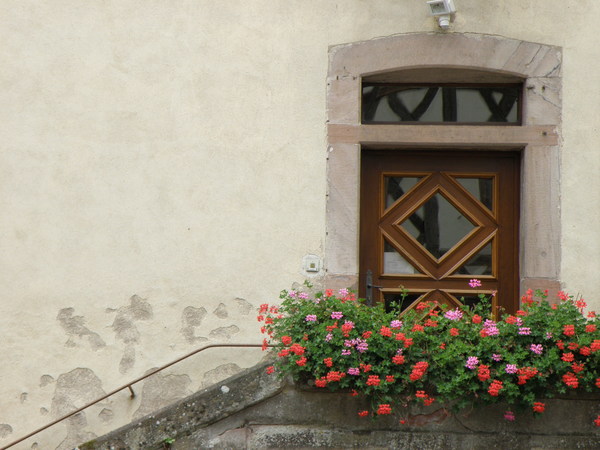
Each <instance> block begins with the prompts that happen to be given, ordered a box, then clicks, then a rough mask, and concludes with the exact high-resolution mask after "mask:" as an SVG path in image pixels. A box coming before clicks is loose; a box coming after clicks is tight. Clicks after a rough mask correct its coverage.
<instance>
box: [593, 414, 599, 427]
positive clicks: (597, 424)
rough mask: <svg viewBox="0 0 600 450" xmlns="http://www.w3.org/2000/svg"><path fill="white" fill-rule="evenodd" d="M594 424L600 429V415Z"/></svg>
mask: <svg viewBox="0 0 600 450" xmlns="http://www.w3.org/2000/svg"><path fill="white" fill-rule="evenodd" d="M594 424H596V426H597V427H600V415H598V417H596V420H594Z"/></svg>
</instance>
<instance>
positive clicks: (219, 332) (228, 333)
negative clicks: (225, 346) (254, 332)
mask: <svg viewBox="0 0 600 450" xmlns="http://www.w3.org/2000/svg"><path fill="white" fill-rule="evenodd" d="M239 332H240V329H239V328H238V327H236V326H235V325H230V326H228V327H219V328H216V329H214V330H212V331H211V332H210V334H209V335H208V337H210V338H211V339H223V340H229V339H231V337H232V336H233V335H234V334H237V333H239Z"/></svg>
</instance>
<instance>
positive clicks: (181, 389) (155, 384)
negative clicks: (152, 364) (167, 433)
mask: <svg viewBox="0 0 600 450" xmlns="http://www.w3.org/2000/svg"><path fill="white" fill-rule="evenodd" d="M153 370H156V368H154V369H150V370H149V371H148V372H146V373H149V372H151V371H153ZM191 382H192V381H191V379H190V377H189V376H187V375H163V374H162V373H160V372H159V373H157V374H155V375H153V376H151V377H150V378H147V379H146V381H145V382H144V386H143V387H142V394H141V398H142V401H141V403H140V406H139V408H138V409H137V411H136V412H135V414H134V415H133V419H134V420H135V419H139V418H140V417H143V416H145V415H147V414H150V413H152V412H154V411H156V410H158V409H160V408H163V407H165V406H167V405H169V404H171V403H173V402H175V401H177V400H180V399H182V398H185V397H187V396H189V395H191V394H192V391H191V390H190V389H189V386H190V384H191Z"/></svg>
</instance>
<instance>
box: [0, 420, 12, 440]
mask: <svg viewBox="0 0 600 450" xmlns="http://www.w3.org/2000/svg"><path fill="white" fill-rule="evenodd" d="M12 432H13V429H12V427H11V426H10V425H9V424H7V423H0V439H3V438H5V437H7V436H8V435H9V434H11V433H12Z"/></svg>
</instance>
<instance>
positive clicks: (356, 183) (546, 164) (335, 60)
mask: <svg viewBox="0 0 600 450" xmlns="http://www.w3.org/2000/svg"><path fill="white" fill-rule="evenodd" d="M561 63H562V54H561V49H560V48H558V47H553V46H548V45H543V44H538V43H533V42H526V41H520V40H515V39H508V38H504V37H500V36H489V35H481V34H459V33H453V34H443V33H414V34H405V35H395V36H391V37H385V38H378V39H373V40H370V41H364V42H357V43H351V44H343V45H338V46H334V47H331V48H330V52H329V72H328V79H327V115H328V125H327V141H328V158H327V159H328V164H327V167H328V169H327V188H328V191H327V212H326V214H327V236H326V244H325V268H326V271H327V274H326V277H325V284H326V285H327V286H328V287H347V286H355V287H356V286H357V284H358V261H359V260H358V256H359V255H358V248H359V246H358V245H359V193H360V151H361V146H374V145H378V146H384V147H395V148H400V147H410V148H413V149H414V148H432V147H435V148H440V147H447V148H465V147H468V148H473V151H477V150H490V149H499V150H501V149H509V148H510V149H522V150H521V153H522V158H521V211H520V231H519V233H520V244H519V245H520V249H519V253H520V254H519V265H520V281H521V291H522V292H524V291H525V290H527V289H528V288H534V289H535V288H540V289H549V290H550V291H557V290H559V289H560V281H559V276H560V273H559V270H560V203H559V199H560V194H559V187H560V179H559V175H560V125H561V86H562V78H561ZM448 69H450V71H451V72H453V73H457V70H458V71H460V70H463V71H465V73H467V74H468V73H474V74H486V73H487V74H490V79H491V80H495V81H502V80H503V79H504V78H507V79H513V80H514V79H515V77H516V78H519V79H522V80H523V82H524V93H523V113H522V125H521V126H497V125H490V126H488V125H472V126H470V125H447V124H444V125H387V124H386V125H362V124H361V123H360V101H361V83H362V79H363V77H367V76H368V77H369V78H370V79H379V80H386V79H387V80H389V79H395V80H403V78H402V74H403V73H411V71H412V72H413V73H415V72H418V73H421V74H424V73H427V72H428V71H429V72H431V73H436V72H437V73H443V70H448ZM458 73H460V72H458ZM435 76H436V75H434V77H435ZM484 76H485V75H484ZM411 81H412V80H411ZM434 81H437V82H440V80H439V79H437V80H434ZM454 81H456V80H454ZM465 81H471V80H465Z"/></svg>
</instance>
